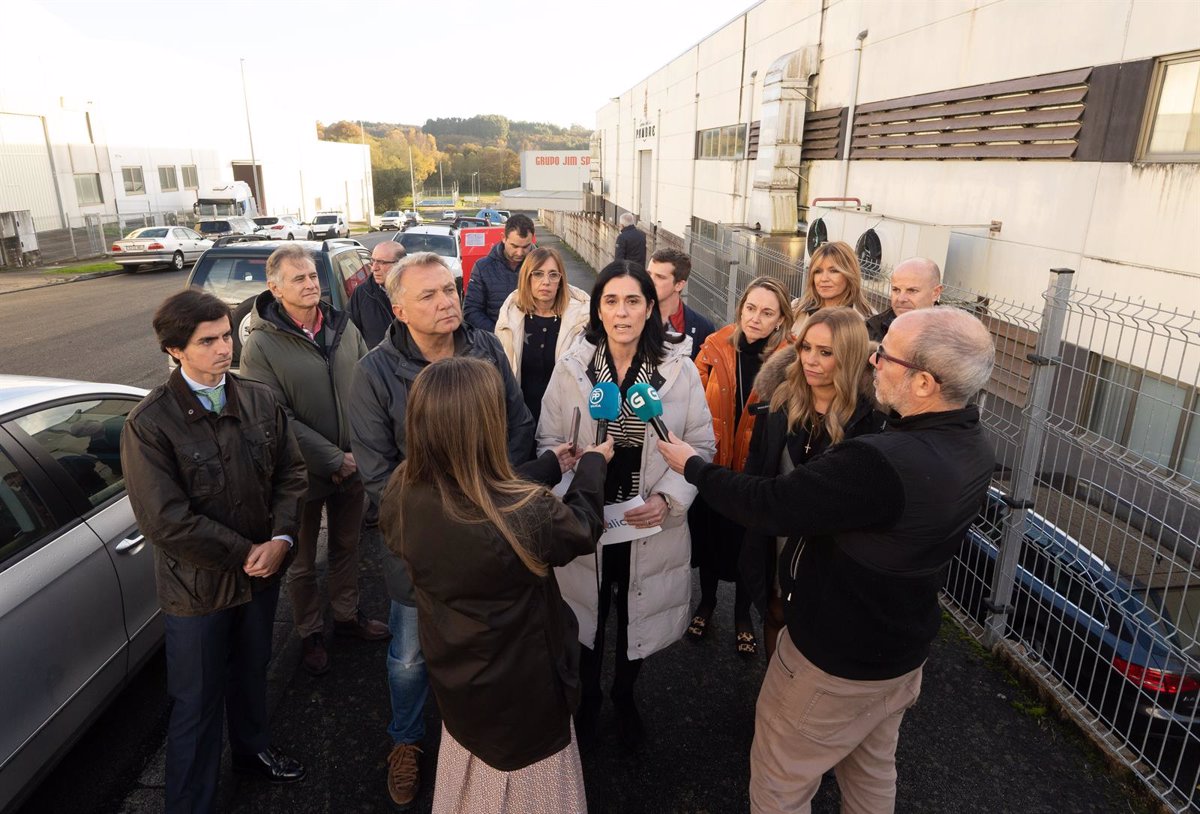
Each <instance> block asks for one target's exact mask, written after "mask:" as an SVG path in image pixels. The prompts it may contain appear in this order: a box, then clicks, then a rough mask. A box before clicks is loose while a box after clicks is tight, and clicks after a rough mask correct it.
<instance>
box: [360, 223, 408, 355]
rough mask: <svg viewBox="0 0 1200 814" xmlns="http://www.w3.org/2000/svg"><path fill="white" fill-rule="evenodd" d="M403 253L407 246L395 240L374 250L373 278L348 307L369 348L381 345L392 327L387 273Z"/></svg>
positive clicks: (369, 279)
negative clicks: (384, 336)
mask: <svg viewBox="0 0 1200 814" xmlns="http://www.w3.org/2000/svg"><path fill="white" fill-rule="evenodd" d="M404 254H405V251H404V246H402V245H400V244H399V243H396V242H395V241H393V240H385V241H384V242H382V243H380V244H378V245H377V246H376V247H375V248H373V249H371V276H370V277H368V278H367V279H366V281H365V282H363V283H362V284H360V285H359V286H358V288H356V289H354V293H353V294H351V295H350V302H349V303H348V304H347V305H346V313H347V314H349V315H350V319H351V321H353V322H354V325H355V327H357V328H358V332H359V333H360V334H362V336H363V340H364V341H365V342H366V343H367V347H368V348H373V347H375V346H376V345H378V344H379V342H380V340H382V339H383V335H384V334H385V333H386V332H387V329H388V326H389V325H391V324H392V302H391V300H389V299H388V295H387V289H386V288H385V286H386V284H387V276H388V273H389V272H391V270H392V269H394V268H395V267H396V264H397V263H399V262H400V260H401V259H402V258H403V257H404Z"/></svg>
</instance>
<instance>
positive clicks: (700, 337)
mask: <svg viewBox="0 0 1200 814" xmlns="http://www.w3.org/2000/svg"><path fill="white" fill-rule="evenodd" d="M664 319H666V317H664ZM666 326H667V331H668V332H670V333H674V332H675V329H674V328H673V327H672V326H671V321H670V319H667V322H666ZM715 330H716V328H715V327H713V324H712V321H711V320H710V319H709V318H708V317H706V316H704V315H703V314H701V313H700V312H699V311H695V310H693V309H691V308H689V307H688V305H687V303H684V304H683V335H684V336H690V337H691V338H692V350H691V357H692V361H693V362H694V361H696V355H697V354H699V353H700V348H701V346H702V345H703V344H704V340H705V339H708V336H709V334H711V333H713V332H714V331H715ZM676 335H677V336H678V334H676Z"/></svg>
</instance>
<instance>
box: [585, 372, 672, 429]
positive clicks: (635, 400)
mask: <svg viewBox="0 0 1200 814" xmlns="http://www.w3.org/2000/svg"><path fill="white" fill-rule="evenodd" d="M597 386H599V385H597ZM593 392H594V391H593ZM625 401H626V403H627V404H628V405H629V407H630V409H631V410H633V414H634V415H635V416H637V417H638V418H640V419H641V420H642V421H645V422H646V423H647V424H649V425H650V426H651V427H653V428H654V432H655V434H656V435H658V437H659V439H660V440H662V441H666V440H668V433H667V425H666V424H663V422H662V419H661V418H659V416H661V415H662V414H663V407H662V399H661V398H660V397H659V395H658V391H657V390H655V389H654V388H653V387H651V386H650V385H648V384H646V383H645V382H638V383H637V384H635V385H634V386H633V387H630V388H629V395H628V396H626V397H625Z"/></svg>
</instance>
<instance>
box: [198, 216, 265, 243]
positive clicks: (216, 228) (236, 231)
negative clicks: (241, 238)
mask: <svg viewBox="0 0 1200 814" xmlns="http://www.w3.org/2000/svg"><path fill="white" fill-rule="evenodd" d="M196 231H197V232H199V233H200V234H201V235H203V236H204V237H207V238H210V239H216V238H218V237H224V236H225V235H252V234H255V233H256V232H259V231H261V229H260V227H259V225H258V224H257V223H255V222H254V221H252V220H250V218H243V217H241V216H239V215H230V216H229V217H227V218H212V219H210V220H202V221H199V222H198V223H197V224H196Z"/></svg>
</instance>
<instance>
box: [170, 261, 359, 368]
mask: <svg viewBox="0 0 1200 814" xmlns="http://www.w3.org/2000/svg"><path fill="white" fill-rule="evenodd" d="M297 244H299V245H301V246H304V247H305V248H307V249H309V250H310V251H311V252H312V255H313V260H314V261H315V262H316V264H317V276H318V277H319V278H320V280H321V299H322V300H324V301H325V302H327V303H329V304H330V305H332V306H333V307H334V308H336V309H338V310H339V311H342V310H345V308H346V303H347V302H349V300H350V294H351V293H352V292H353V291H354V289H355V288H357V287H358V285H359V283H361V282H363V281H364V280H366V279H367V275H368V274H370V273H371V270H370V263H371V253H370V252H368V251H367V250H366V249H365V248H363V245H362V244H361V243H359V242H358V241H357V240H349V239H339V240H326V241H322V242H316V241H282V240H264V241H256V242H250V243H231V244H228V245H225V246H214V247H213V248H211V249H209V250H208V251H206V252H205V253H204V254H202V255H200V259H199V260H197V261H196V265H195V266H193V267H192V273H191V274H190V275H188V281H187V285H188V286H189V287H191V288H198V289H200V290H201V291H207V292H208V293H209V294H214V295H216V296H217V297H220V298H221V299H222V300H224V301H225V302H226V303H228V304H229V307H230V308H232V309H233V372H235V373H236V372H237V369H238V363H239V361H240V357H241V354H242V342H243V341H244V340H245V338H246V336H247V335H248V334H249V333H250V311H251V309H252V308H253V307H254V298H255V297H257V296H258V295H259V294H261V293H262V292H263V291H264V290H265V289H266V287H267V258H268V257H270V256H271V252H273V251H275V250H276V249H278V248H279V247H280V246H295V245H297Z"/></svg>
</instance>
